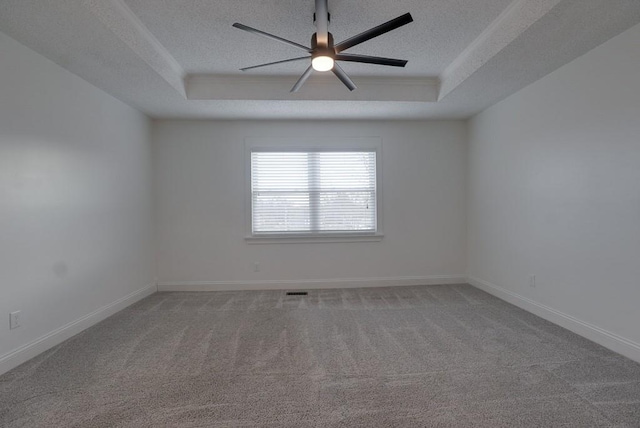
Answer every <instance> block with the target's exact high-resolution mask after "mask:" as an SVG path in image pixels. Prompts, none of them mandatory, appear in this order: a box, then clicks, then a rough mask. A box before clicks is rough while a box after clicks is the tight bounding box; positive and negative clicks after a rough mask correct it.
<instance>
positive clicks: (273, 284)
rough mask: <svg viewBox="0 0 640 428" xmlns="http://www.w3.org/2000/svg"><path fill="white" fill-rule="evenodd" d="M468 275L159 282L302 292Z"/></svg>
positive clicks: (173, 287)
mask: <svg viewBox="0 0 640 428" xmlns="http://www.w3.org/2000/svg"><path fill="white" fill-rule="evenodd" d="M466 282H467V277H466V276H465V275H431V276H398V277H390V278H339V279H302V280H248V281H172V282H159V283H158V291H231V290H299V289H307V290H311V289H322V288H369V287H397V286H410V285H439V284H463V283H466Z"/></svg>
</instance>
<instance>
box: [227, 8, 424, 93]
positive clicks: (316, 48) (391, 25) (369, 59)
mask: <svg viewBox="0 0 640 428" xmlns="http://www.w3.org/2000/svg"><path fill="white" fill-rule="evenodd" d="M329 19H330V16H329V6H328V0H316V13H315V14H314V20H315V24H316V32H315V33H314V34H313V36H312V37H311V47H310V48H309V47H307V46H304V45H301V44H298V43H295V42H292V41H290V40H287V39H283V38H282V37H278V36H275V35H273V34H270V33H266V32H264V31H260V30H257V29H255V28H252V27H248V26H246V25H243V24H240V23H238V22H236V23H235V24H233V26H234V27H235V28H239V29H240V30H244V31H248V32H249V33H253V34H257V35H259V36H263V37H267V38H269V39H272V40H276V41H278V42H281V43H284V44H287V45H289V46H294V47H296V48H298V49H302V50H304V51H305V52H307V53H309V54H311V55H308V56H302V57H297V58H290V59H285V60H282V61H275V62H269V63H267V64H260V65H254V66H252V67H245V68H241V69H240V70H242V71H247V70H253V69H254V68H260V67H267V66H270V65H275V64H283V63H286V62H293V61H302V60H306V59H309V58H310V59H311V65H310V66H309V67H308V68H307V69H306V71H305V72H304V73H303V74H302V76H301V77H300V79H298V81H297V82H296V84H295V85H293V88H291V92H297V91H298V90H299V89H300V88H301V87H302V85H304V82H306V81H307V79H308V78H309V76H311V74H312V73H313V71H314V70H316V71H321V72H324V71H332V72H333V74H335V75H336V76H337V77H338V79H340V81H341V82H342V83H344V85H345V86H346V87H347V88H349V90H350V91H353V90H354V89H356V85H355V84H354V83H353V81H352V80H351V79H350V78H349V76H347V74H346V73H345V72H344V70H343V69H342V67H340V66H339V65H338V64H337V63H336V61H350V62H360V63H364V64H378V65H388V66H391V67H404V66H405V65H407V61H405V60H401V59H393V58H383V57H377V56H368V55H357V54H344V53H342V51H345V50H347V49H349V48H352V47H354V46H356V45H359V44H360V43H363V42H366V41H367V40H371V39H373V38H374V37H378V36H380V35H382V34H384V33H388V32H389V31H392V30H395V29H396V28H400V27H402V26H403V25H407V24H409V23H410V22H413V18H412V17H411V14H410V13H405V14H404V15H401V16H399V17H397V18H395V19H392V20H391V21H388V22H385V23H384V24H381V25H378V26H377V27H374V28H371V29H369V30H367V31H364V32H362V33H360V34H358V35H356V36H353V37H351V38H348V39H347V40H345V41H343V42H340V43H338V44H334V42H333V36H332V35H331V33H330V32H329Z"/></svg>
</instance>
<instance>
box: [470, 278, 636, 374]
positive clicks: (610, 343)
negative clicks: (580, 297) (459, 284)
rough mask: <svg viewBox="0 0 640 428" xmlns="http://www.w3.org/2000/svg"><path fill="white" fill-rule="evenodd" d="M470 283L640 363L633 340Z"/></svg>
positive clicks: (488, 285)
mask: <svg viewBox="0 0 640 428" xmlns="http://www.w3.org/2000/svg"><path fill="white" fill-rule="evenodd" d="M468 282H469V284H471V285H473V286H474V287H477V288H479V289H481V290H483V291H486V292H487V293H489V294H492V295H494V296H496V297H498V298H499V299H502V300H505V301H507V302H509V303H511V304H513V305H516V306H518V307H519V308H522V309H524V310H525V311H528V312H531V313H533V314H535V315H537V316H539V317H540V318H544V319H546V320H547V321H550V322H552V323H554V324H557V325H559V326H561V327H564V328H566V329H567V330H570V331H572V332H574V333H576V334H578V335H580V336H582V337H585V338H587V339H589V340H591V341H593V342H595V343H597V344H599V345H602V346H604V347H605V348H608V349H610V350H612V351H613V352H616V353H618V354H621V355H624V356H625V357H627V358H630V359H632V360H634V361H637V362H640V344H638V343H635V342H633V341H632V340H629V339H626V338H624V337H622V336H618V335H617V334H615V333H611V332H610V331H607V330H604V329H602V328H600V327H598V326H596V325H593V324H590V323H588V322H586V321H582V320H579V319H578V318H575V317H573V316H571V315H568V314H565V313H563V312H560V311H558V310H556V309H553V308H551V307H549V306H546V305H543V304H541V303H538V302H536V301H534V300H531V299H529V298H528V297H524V296H521V295H519V294H517V293H514V292H512V291H509V290H507V289H505V288H503V287H500V286H498V285H495V284H492V283H490V282H487V281H483V280H481V279H478V278H474V277H469V278H468Z"/></svg>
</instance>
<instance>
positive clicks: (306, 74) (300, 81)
mask: <svg viewBox="0 0 640 428" xmlns="http://www.w3.org/2000/svg"><path fill="white" fill-rule="evenodd" d="M312 73H313V67H312V66H309V68H307V69H306V70H305V72H304V73H303V74H302V76H300V78H299V79H298V81H297V82H296V84H295V85H293V88H291V91H290V92H298V89H300V88H302V85H304V82H306V81H307V79H308V78H309V76H311V74H312Z"/></svg>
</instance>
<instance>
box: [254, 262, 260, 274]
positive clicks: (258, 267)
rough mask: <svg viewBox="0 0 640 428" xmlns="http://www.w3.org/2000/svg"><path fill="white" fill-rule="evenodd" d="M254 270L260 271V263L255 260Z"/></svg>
mask: <svg viewBox="0 0 640 428" xmlns="http://www.w3.org/2000/svg"><path fill="white" fill-rule="evenodd" d="M253 271H254V272H260V263H258V262H255V263H254V264H253Z"/></svg>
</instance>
